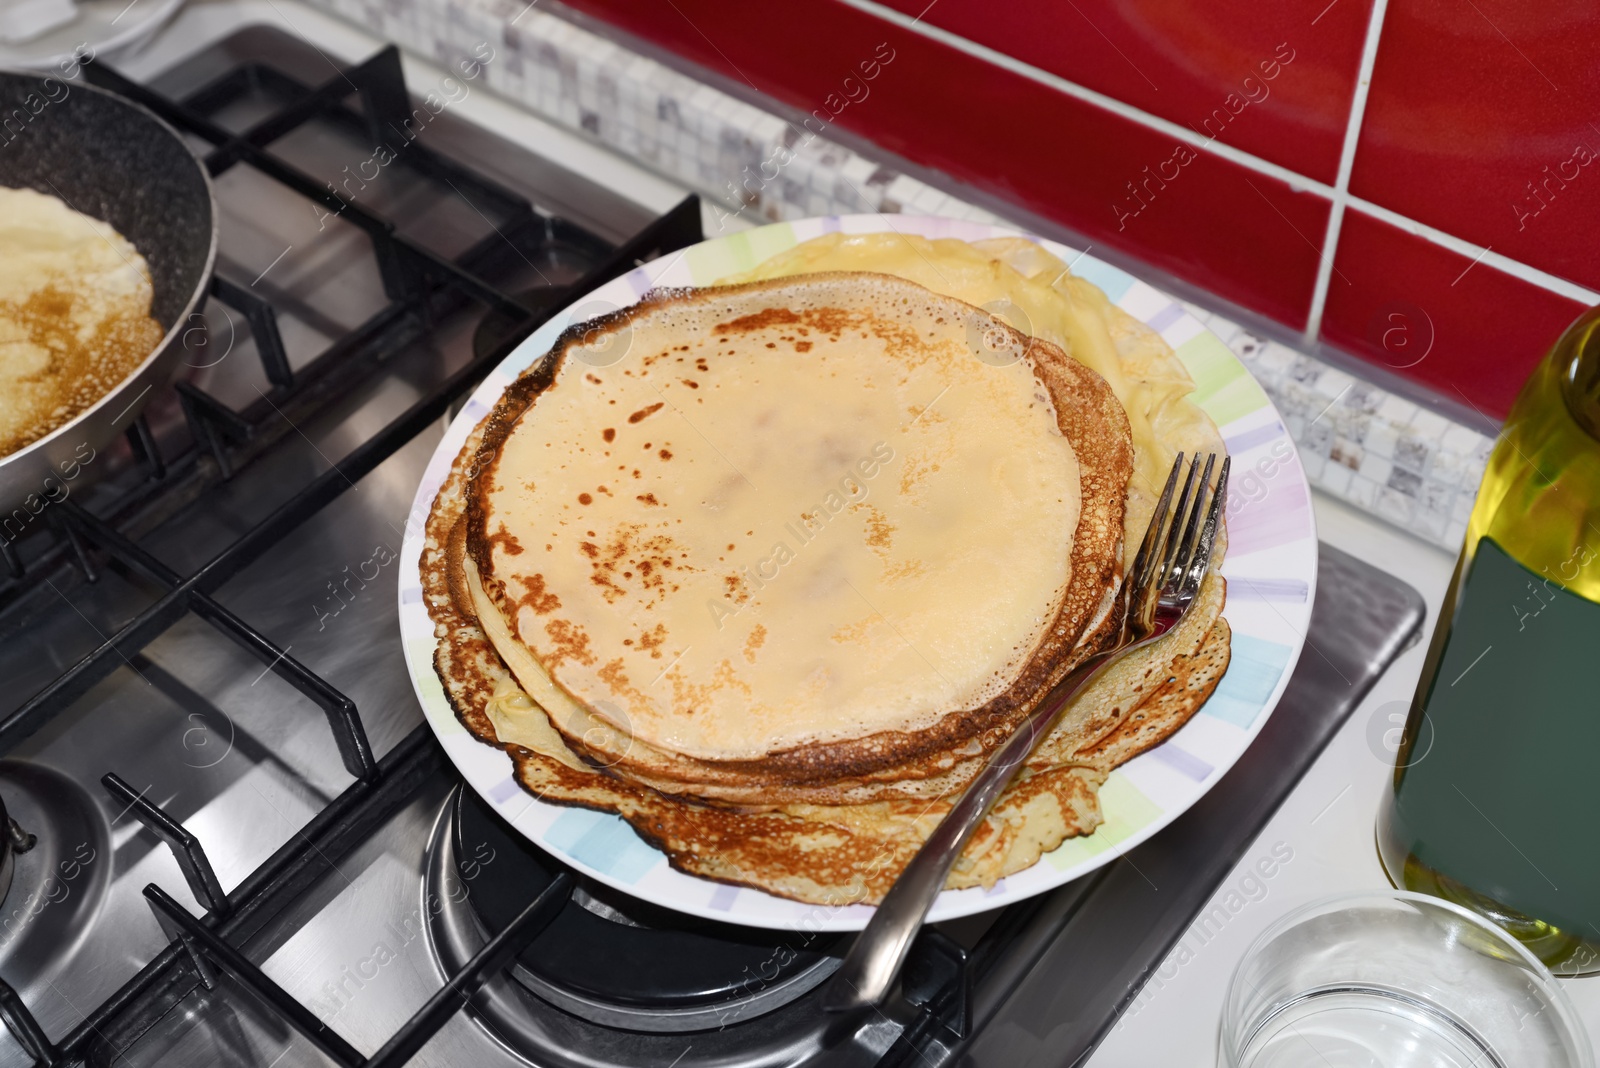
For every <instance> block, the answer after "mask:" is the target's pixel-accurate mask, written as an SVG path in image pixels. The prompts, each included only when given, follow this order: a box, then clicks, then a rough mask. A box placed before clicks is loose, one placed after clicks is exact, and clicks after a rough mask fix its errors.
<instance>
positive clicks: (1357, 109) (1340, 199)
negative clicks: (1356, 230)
mask: <svg viewBox="0 0 1600 1068" xmlns="http://www.w3.org/2000/svg"><path fill="white" fill-rule="evenodd" d="M1388 8H1389V0H1376V2H1375V3H1374V4H1373V5H1372V13H1371V14H1370V15H1368V16H1367V37H1366V40H1365V41H1364V42H1362V45H1361V66H1360V68H1359V70H1358V72H1357V74H1356V91H1355V94H1354V95H1353V96H1351V98H1350V117H1349V119H1348V120H1346V122H1345V126H1344V144H1343V145H1341V146H1340V148H1339V171H1338V173H1337V174H1336V175H1335V176H1334V179H1333V207H1331V208H1329V209H1328V233H1327V236H1326V237H1324V238H1323V239H1322V255H1321V256H1320V257H1319V258H1318V260H1317V282H1316V285H1315V286H1313V287H1312V290H1311V310H1310V312H1308V313H1307V315H1306V329H1305V334H1304V335H1303V339H1304V341H1305V344H1306V347H1307V348H1310V347H1312V346H1315V345H1316V343H1317V335H1318V334H1320V333H1321V332H1322V312H1323V309H1325V308H1326V307H1327V306H1328V286H1330V285H1332V284H1333V271H1334V266H1333V261H1334V257H1335V256H1337V255H1338V252H1339V231H1340V230H1341V229H1342V228H1343V227H1344V209H1345V205H1346V204H1347V203H1348V202H1349V198H1350V172H1351V171H1352V170H1354V169H1355V165H1356V145H1357V144H1359V143H1360V141H1361V120H1362V119H1363V118H1364V117H1365V116H1366V113H1367V94H1368V93H1369V92H1370V91H1371V89H1372V68H1373V67H1374V66H1375V65H1376V64H1377V62H1378V38H1379V37H1381V36H1382V34H1383V14H1384V12H1385V11H1387V10H1388ZM1317 17H1318V18H1321V17H1322V16H1321V15H1318V16H1317ZM1345 284H1346V285H1348V284H1349V280H1348V279H1346V280H1345Z"/></svg>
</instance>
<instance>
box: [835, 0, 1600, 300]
mask: <svg viewBox="0 0 1600 1068" xmlns="http://www.w3.org/2000/svg"><path fill="white" fill-rule="evenodd" d="M839 2H840V3H843V4H846V5H848V6H850V7H853V8H855V9H856V10H858V11H862V12H865V13H866V14H869V15H873V16H875V17H877V18H880V19H882V20H884V21H885V22H890V23H893V24H894V25H896V26H899V27H901V28H902V29H905V30H908V31H910V32H912V33H917V34H921V35H922V36H924V37H926V38H928V39H929V40H933V41H937V42H939V43H940V44H943V45H946V46H948V47H950V48H954V49H955V50H956V51H958V52H963V53H965V54H966V55H969V56H973V57H975V58H977V59H981V60H983V61H984V62H986V63H991V64H993V65H995V66H997V67H1000V68H1001V69H1003V70H1008V71H1010V72H1011V73H1013V74H1017V75H1019V76H1021V77H1023V78H1027V79H1028V80H1030V81H1033V82H1037V83H1038V84H1040V85H1043V86H1045V87H1046V88H1049V89H1054V90H1055V91H1056V92H1059V93H1065V94H1066V95H1067V96H1070V97H1073V98H1075V99H1078V100H1082V101H1084V102H1086V103H1090V104H1093V105H1095V106H1096V107H1100V108H1104V109H1105V110H1106V111H1109V112H1111V113H1112V114H1115V115H1119V116H1121V117H1122V118H1124V119H1127V120H1128V121H1130V122H1135V123H1138V124H1139V125H1140V126H1143V127H1146V128H1148V129H1153V130H1159V131H1160V132H1162V133H1164V134H1168V135H1170V136H1172V137H1176V138H1177V139H1178V140H1180V141H1182V142H1183V143H1184V144H1187V145H1191V146H1193V147H1195V148H1198V149H1200V150H1201V151H1203V152H1210V153H1211V154H1213V155H1216V156H1220V157H1222V158H1223V159H1226V160H1228V161H1230V162H1232V163H1237V164H1239V165H1240V166H1241V167H1246V168H1248V169H1250V170H1252V171H1255V172H1256V173H1258V174H1264V175H1267V176H1268V177H1271V178H1276V179H1278V180H1279V181H1282V182H1285V183H1287V184H1288V185H1289V187H1290V188H1291V189H1294V190H1296V191H1297V192H1298V191H1309V192H1312V193H1317V194H1319V195H1321V196H1324V197H1327V198H1328V199H1329V200H1330V201H1335V206H1334V211H1335V212H1337V213H1340V214H1339V220H1340V221H1339V228H1342V226H1343V217H1342V211H1343V209H1344V208H1354V209H1355V210H1357V211H1359V212H1361V213H1362V214H1364V215H1370V216H1372V217H1373V218H1376V219H1381V220H1382V221H1384V222H1387V223H1389V224H1390V225H1392V226H1396V227H1399V228H1400V229H1402V230H1405V231H1406V232H1407V233H1411V234H1415V235H1417V236H1418V237H1420V238H1422V239H1423V240H1425V241H1431V242H1432V243H1434V244H1436V245H1442V246H1444V247H1445V248H1447V249H1449V250H1450V251H1452V252H1456V253H1460V254H1461V255H1463V256H1481V257H1482V262H1483V263H1485V264H1487V265H1489V266H1490V267H1493V268H1494V269H1495V270H1497V271H1502V272H1504V273H1506V274H1509V275H1511V276H1512V277H1513V278H1519V279H1521V280H1522V281H1524V282H1527V283H1529V284H1531V285H1535V286H1538V287H1539V288H1541V289H1547V290H1550V291H1551V292H1553V293H1556V294H1558V295H1560V296H1563V297H1566V298H1568V299H1570V300H1576V301H1579V302H1581V303H1584V304H1600V292H1596V291H1595V290H1591V289H1587V288H1585V287H1583V286H1581V285H1578V284H1577V283H1575V282H1569V281H1567V280H1566V279H1565V278H1560V277H1557V276H1556V275H1553V274H1550V273H1549V272H1547V271H1541V270H1540V269H1539V268H1537V267H1531V266H1529V265H1528V264H1525V263H1522V262H1520V261H1518V260H1513V259H1511V258H1510V257H1508V256H1503V255H1501V254H1500V253H1498V252H1491V251H1488V250H1487V249H1486V248H1485V247H1484V246H1482V245H1475V244H1473V243H1472V242H1470V241H1466V240H1463V239H1462V238H1459V237H1456V236H1454V235H1452V234H1448V233H1445V232H1444V231H1443V230H1438V229H1435V228H1434V227H1431V226H1427V225H1425V224H1423V223H1419V222H1417V221H1416V220H1414V219H1410V218H1407V217H1406V216H1404V215H1401V214H1400V213H1399V212H1396V211H1391V210H1390V209H1388V208H1383V207H1379V206H1378V205H1377V204H1374V203H1372V202H1371V201H1368V200H1363V199H1361V198H1360V197H1357V196H1352V195H1351V194H1350V193H1349V192H1348V191H1347V188H1346V186H1347V184H1348V181H1349V174H1348V172H1346V171H1345V164H1346V160H1345V156H1346V153H1345V151H1344V150H1341V153H1340V174H1342V175H1343V177H1344V181H1345V183H1346V186H1341V187H1340V188H1337V189H1336V188H1335V187H1334V186H1330V185H1328V184H1326V183H1324V182H1319V181H1317V180H1315V179H1313V178H1308V177H1306V176H1305V175H1303V174H1300V173H1298V172H1296V171H1292V170H1290V169H1289V168H1287V167H1283V166H1280V165H1279V164H1276V163H1271V162H1269V161H1267V160H1264V159H1262V158H1260V157H1259V156H1254V155H1251V154H1250V153H1248V152H1241V151H1240V150H1239V149H1237V148H1234V147H1233V146H1231V145H1225V144H1220V143H1218V142H1217V141H1214V140H1212V139H1210V138H1207V137H1202V136H1201V135H1199V134H1197V133H1195V132H1194V131H1193V130H1191V129H1189V128H1188V127H1187V126H1182V125H1179V124H1178V123H1175V122H1172V121H1171V120H1168V119H1164V118H1162V117H1160V116H1159V115H1152V114H1150V113H1149V112H1147V111H1144V110H1142V109H1140V108H1136V107H1134V106H1133V105H1132V104H1127V103H1124V102H1123V101H1121V100H1118V99H1116V98H1115V97H1111V96H1107V95H1105V94H1104V93H1098V92H1095V91H1094V90H1093V89H1090V88H1088V87H1086V86H1082V85H1079V84H1077V83H1076V82H1072V81H1068V80H1067V79H1065V78H1063V77H1061V76H1060V75H1056V74H1051V73H1050V72H1049V71H1047V70H1041V69H1040V68H1038V67H1035V66H1033V65H1032V64H1029V63H1024V62H1023V61H1022V60H1020V59H1016V58H1015V57H1013V56H1008V55H1006V54H1005V53H1004V52H999V51H996V50H995V49H993V48H989V47H987V46H986V45H981V44H978V43H977V42H976V41H970V40H968V39H967V38H965V37H962V36H960V35H958V34H954V33H951V32H950V31H949V30H944V29H940V28H939V27H937V26H930V25H929V24H928V23H926V22H919V21H916V20H914V19H912V18H911V17H910V16H909V15H905V14H902V13H901V12H899V11H896V10H894V9H893V8H889V7H884V6H883V5H882V4H880V3H877V2H875V0H839ZM1386 6H1387V0H1378V4H1377V6H1376V7H1375V9H1374V11H1373V14H1372V19H1371V21H1370V22H1369V23H1368V26H1367V34H1368V41H1367V46H1366V47H1364V48H1363V51H1362V68H1361V69H1362V77H1361V78H1360V79H1359V81H1358V83H1357V86H1356V92H1357V94H1358V95H1359V101H1360V107H1361V109H1363V110H1364V109H1365V107H1366V96H1367V90H1368V84H1369V83H1370V80H1371V75H1372V68H1371V60H1374V59H1376V43H1375V40H1374V36H1375V33H1376V28H1377V27H1379V26H1380V25H1381V22H1382V14H1383V10H1384V8H1385V7H1386ZM1359 118H1360V116H1359V115H1358V114H1357V101H1356V100H1355V99H1352V101H1351V120H1352V124H1351V126H1347V128H1346V131H1345V136H1346V141H1347V142H1348V140H1349V138H1350V131H1351V129H1353V128H1354V124H1355V123H1357V122H1359ZM1350 163H1351V165H1352V166H1353V163H1354V159H1353V156H1352V157H1351V159H1350ZM1338 180H1339V179H1338V178H1337V177H1336V178H1335V181H1338ZM1337 237H1338V229H1335V228H1334V225H1333V218H1332V216H1330V219H1329V233H1328V236H1327V241H1328V244H1329V245H1330V246H1331V245H1332V243H1333V242H1334V240H1335V239H1336V238H1337ZM1329 251H1330V253H1331V252H1332V251H1333V250H1332V249H1331V247H1330V249H1329ZM1324 272H1326V273H1327V274H1328V275H1330V276H1331V274H1332V256H1331V254H1330V255H1328V256H1326V257H1324V258H1323V260H1322V263H1321V264H1320V265H1319V267H1318V275H1319V281H1320V284H1319V286H1318V288H1317V291H1316V292H1315V293H1314V294H1313V301H1314V302H1315V303H1314V304H1313V310H1314V312H1315V313H1316V316H1317V319H1318V320H1320V318H1321V314H1322V308H1323V304H1322V303H1321V302H1323V301H1325V300H1326V288H1327V280H1326V279H1324V278H1321V277H1320V276H1321V275H1322V274H1323V273H1324ZM1308 325H1311V326H1315V325H1320V324H1319V323H1313V322H1308Z"/></svg>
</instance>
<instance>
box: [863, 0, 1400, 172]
mask: <svg viewBox="0 0 1600 1068" xmlns="http://www.w3.org/2000/svg"><path fill="white" fill-rule="evenodd" d="M887 3H888V4H889V6H891V7H894V8H897V9H898V10H900V11H903V12H905V13H906V14H908V15H911V16H913V17H915V16H916V15H918V14H919V13H922V12H923V11H924V9H926V13H925V14H923V16H922V21H923V22H926V23H930V24H932V25H935V26H938V27H940V28H942V29H946V30H949V31H951V32H952V33H956V34H959V35H961V36H962V37H965V38H967V39H968V40H971V41H976V42H978V43H979V44H983V45H987V46H988V47H990V48H993V49H995V50H996V51H999V52H1003V53H1005V54H1006V55H1009V56H1014V57H1015V58H1017V59H1020V60H1022V61H1024V62H1026V63H1029V64H1032V65H1033V66H1035V67H1039V68H1041V69H1043V70H1047V71H1049V72H1051V73H1052V74H1057V75H1060V76H1061V77H1063V78H1066V79H1068V80H1070V81H1073V82H1076V83H1078V84H1079V85H1083V86H1087V87H1088V88H1090V89H1094V90H1096V91H1098V92H1101V93H1105V94H1106V95H1108V96H1112V97H1115V98H1116V99H1118V100H1121V101H1124V102H1126V103H1129V104H1133V105H1135V106H1136V107H1139V108H1142V109H1143V110H1145V111H1148V112H1151V113H1152V114H1156V115H1160V116H1162V117H1163V118H1167V119H1171V120H1172V121H1174V122H1177V123H1182V124H1184V125H1186V126H1189V127H1191V128H1192V129H1194V130H1196V131H1198V132H1201V133H1203V134H1205V135H1206V136H1210V137H1217V139H1218V140H1220V141H1222V142H1224V143H1226V144H1230V145H1233V146H1235V147H1237V148H1240V149H1243V150H1244V151H1246V152H1250V153H1253V154H1255V155H1258V156H1260V157H1262V158H1263V159H1268V160H1271V161H1272V162H1274V163H1279V164H1282V165H1283V166H1285V167H1289V168H1291V169H1293V170H1295V171H1298V172H1299V173H1301V174H1304V175H1308V176H1310V177H1312V178H1317V179H1319V180H1321V181H1323V182H1326V183H1328V184H1329V185H1332V184H1333V181H1334V177H1335V175H1336V173H1337V171H1338V169H1339V149H1340V147H1341V145H1342V144H1343V141H1344V132H1345V125H1346V121H1347V119H1348V117H1349V114H1350V102H1351V99H1352V98H1353V96H1354V93H1355V84H1356V75H1357V72H1358V69H1359V67H1360V62H1361V46H1362V42H1363V40H1364V38H1365V35H1366V29H1367V22H1368V18H1369V16H1370V13H1371V9H1372V5H1371V3H1370V0H1340V2H1337V3H1329V2H1328V0H1303V2H1300V3H1293V4H1262V3H1259V2H1257V0H1125V2H1120V3H1113V2H1112V0H1074V2H1072V3H1061V2H1060V0H1014V2H1011V3H1004V4H997V3H994V2H993V0H939V2H938V3H936V4H934V5H932V6H931V7H929V5H928V0H887ZM1280 46H1285V47H1284V48H1283V49H1282V50H1280ZM1275 53H1276V54H1277V56H1278V59H1277V60H1274V55H1275ZM1285 57H1287V58H1288V59H1289V62H1288V64H1287V65H1283V64H1282V59H1283V58H1285ZM1269 61H1271V62H1270V64H1269V66H1267V67H1266V68H1265V70H1266V72H1267V73H1271V74H1273V75H1275V76H1274V77H1273V79H1272V80H1270V81H1265V80H1263V79H1262V77H1261V75H1262V73H1263V69H1262V67H1261V64H1262V63H1265V62H1269ZM1271 64H1276V66H1274V65H1271ZM1246 79H1249V81H1246ZM1229 94H1233V97H1232V99H1231V100H1230V99H1229ZM1218 112H1220V114H1217V113H1218ZM1208 122H1209V125H1207V123H1208Z"/></svg>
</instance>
